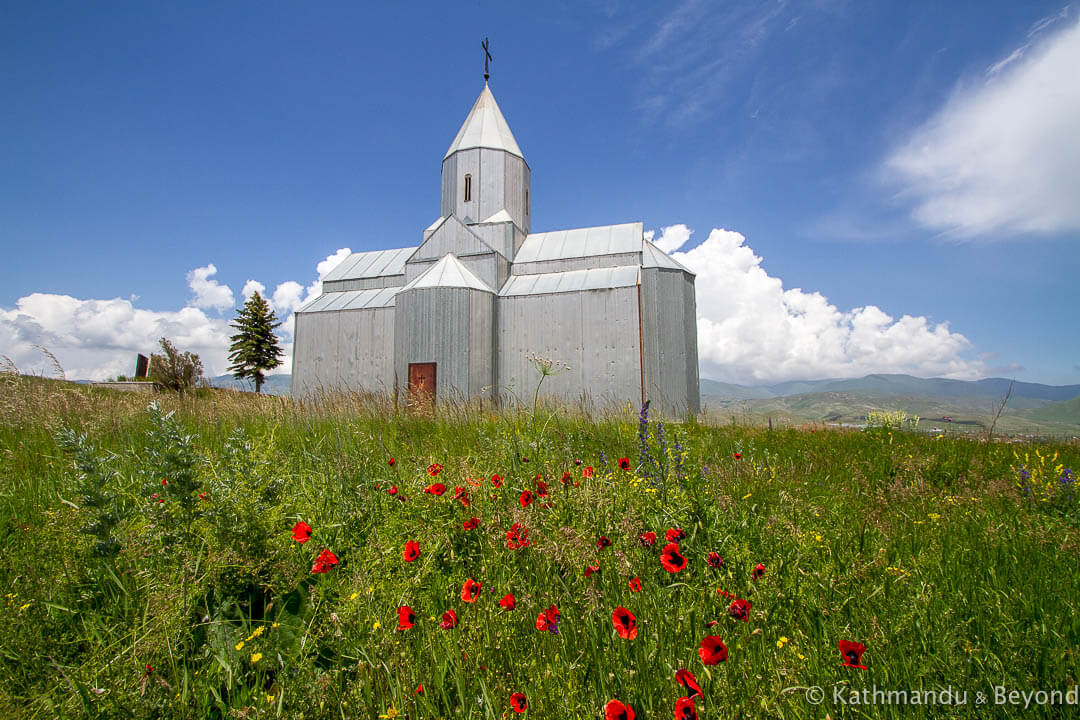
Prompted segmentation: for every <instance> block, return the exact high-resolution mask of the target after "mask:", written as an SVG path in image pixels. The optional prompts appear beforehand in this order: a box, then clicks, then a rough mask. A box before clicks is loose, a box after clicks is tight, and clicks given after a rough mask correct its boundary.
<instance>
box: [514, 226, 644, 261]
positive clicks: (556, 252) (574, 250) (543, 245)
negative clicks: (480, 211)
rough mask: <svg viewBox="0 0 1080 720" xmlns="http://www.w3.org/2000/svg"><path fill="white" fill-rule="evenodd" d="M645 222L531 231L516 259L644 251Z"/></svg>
mask: <svg viewBox="0 0 1080 720" xmlns="http://www.w3.org/2000/svg"><path fill="white" fill-rule="evenodd" d="M643 242H644V227H643V225H642V223H625V224H623V225H603V226H600V227H591V228H575V229H573V230H556V231H554V232H546V233H532V234H531V235H529V236H528V237H527V238H525V242H524V243H522V245H521V248H520V249H519V250H518V251H517V255H515V256H514V262H539V261H543V260H565V259H568V258H578V257H587V256H589V255H614V254H616V253H629V252H641V251H642V243H643Z"/></svg>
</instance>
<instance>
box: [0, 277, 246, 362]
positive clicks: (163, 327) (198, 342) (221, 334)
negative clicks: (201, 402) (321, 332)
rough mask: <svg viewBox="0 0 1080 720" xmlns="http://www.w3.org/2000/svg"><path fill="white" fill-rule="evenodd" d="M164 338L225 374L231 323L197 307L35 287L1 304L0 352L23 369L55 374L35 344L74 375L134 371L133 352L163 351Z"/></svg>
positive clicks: (146, 353) (134, 353)
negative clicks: (140, 303) (153, 305)
mask: <svg viewBox="0 0 1080 720" xmlns="http://www.w3.org/2000/svg"><path fill="white" fill-rule="evenodd" d="M162 337H167V338H169V339H170V340H171V341H172V342H173V344H175V345H176V346H177V347H178V348H180V349H181V350H185V351H191V352H195V353H198V354H199V356H200V357H201V358H202V360H203V364H204V366H205V367H206V369H207V371H208V372H210V373H211V374H217V373H218V372H223V371H224V368H225V367H226V366H227V364H228V363H227V361H226V350H227V348H228V344H229V328H228V323H227V322H226V321H225V320H224V319H223V318H220V317H210V316H207V314H206V313H204V312H203V311H202V310H201V309H200V308H196V307H191V306H188V307H184V308H181V309H180V310H176V311H165V312H159V311H153V310H144V309H141V308H137V307H135V305H134V304H133V303H132V302H131V301H130V300H125V299H122V298H113V299H111V300H80V299H78V298H74V297H71V296H70V295H53V294H46V293H33V294H31V295H27V296H25V297H21V298H19V299H18V301H17V302H16V304H15V308H13V309H10V310H8V309H3V308H0V353H3V354H4V355H7V356H8V357H10V358H11V359H12V360H13V361H14V363H15V365H16V366H17V367H18V368H19V370H21V371H22V372H29V373H40V372H45V374H50V373H49V372H48V368H49V366H50V363H49V362H48V360H47V359H46V358H45V357H44V356H43V355H42V354H41V352H40V351H39V350H38V349H37V347H36V346H38V345H40V346H42V347H45V348H48V349H49V351H50V352H52V353H53V354H54V355H56V357H57V359H58V360H59V361H60V364H61V365H62V366H63V367H64V370H65V373H66V375H67V377H68V378H71V379H88V380H104V379H106V378H109V377H113V376H116V375H133V374H134V372H135V356H136V354H137V353H143V354H145V355H148V354H150V353H151V352H159V351H160V347H159V345H158V340H159V339H160V338H162Z"/></svg>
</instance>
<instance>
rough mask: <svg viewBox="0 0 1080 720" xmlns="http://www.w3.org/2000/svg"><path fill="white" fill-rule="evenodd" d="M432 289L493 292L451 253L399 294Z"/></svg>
mask: <svg viewBox="0 0 1080 720" xmlns="http://www.w3.org/2000/svg"><path fill="white" fill-rule="evenodd" d="M434 287H457V288H471V289H473V290H484V291H486V292H489V293H494V292H495V291H494V290H492V289H491V288H490V287H488V285H487V283H485V282H484V281H483V280H481V279H480V278H478V277H476V275H473V273H472V271H470V270H469V268H467V267H465V266H464V265H462V264H461V261H460V260H458V259H457V257H456V256H455V255H454V254H453V253H447V254H446V255H443V257H442V260H439V262H437V263H435V264H434V265H432V266H431V267H429V268H428V269H427V270H425V271H424V272H423V273H421V274H420V275H419V276H418V277H417V278H416V279H415V280H413V281H412V282H411V283H409V284H408V285H406V286H405V287H403V288H401V292H405V291H406V290H412V289H414V288H434Z"/></svg>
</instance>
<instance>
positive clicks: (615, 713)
mask: <svg viewBox="0 0 1080 720" xmlns="http://www.w3.org/2000/svg"><path fill="white" fill-rule="evenodd" d="M604 720H634V710H633V708H631V707H630V706H629V705H624V704H623V703H621V702H619V701H618V700H608V704H607V705H605V706H604Z"/></svg>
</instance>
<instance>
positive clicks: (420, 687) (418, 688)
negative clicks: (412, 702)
mask: <svg viewBox="0 0 1080 720" xmlns="http://www.w3.org/2000/svg"><path fill="white" fill-rule="evenodd" d="M416 694H417V695H423V694H424V684H423V683H420V684H419V685H417V686H416Z"/></svg>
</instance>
